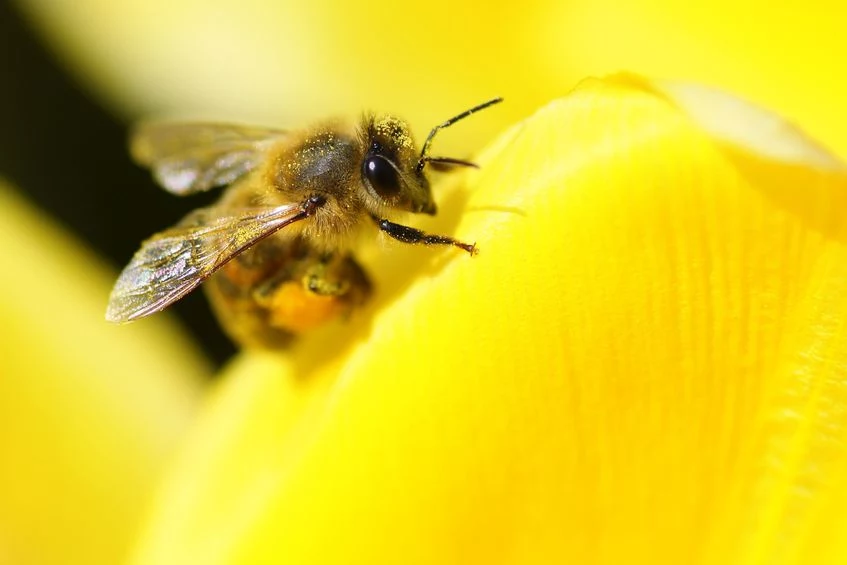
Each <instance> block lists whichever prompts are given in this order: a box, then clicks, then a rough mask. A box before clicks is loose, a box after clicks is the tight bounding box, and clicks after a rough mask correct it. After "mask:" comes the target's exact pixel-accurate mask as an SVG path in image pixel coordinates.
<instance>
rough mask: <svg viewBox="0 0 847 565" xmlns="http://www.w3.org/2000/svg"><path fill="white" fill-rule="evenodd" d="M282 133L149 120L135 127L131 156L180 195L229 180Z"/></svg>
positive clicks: (254, 164)
mask: <svg viewBox="0 0 847 565" xmlns="http://www.w3.org/2000/svg"><path fill="white" fill-rule="evenodd" d="M285 135H286V133H285V132H284V131H282V130H276V129H267V128H259V127H249V126H235V125H228V124H213V123H168V122H150V123H144V124H141V125H139V126H138V127H137V128H136V129H135V131H134V132H133V135H132V139H131V141H130V152H131V153H132V157H133V159H135V161H136V162H137V163H138V164H139V165H142V166H145V167H149V168H150V169H151V170H152V171H153V176H154V177H155V178H156V181H157V182H158V183H159V184H161V185H162V186H163V187H164V188H165V189H166V190H168V191H169V192H172V193H174V194H177V195H180V196H183V195H187V194H193V193H195V192H202V191H205V190H209V189H210V188H214V187H217V186H224V185H227V184H230V183H232V182H234V181H235V180H237V179H238V178H239V177H241V176H242V175H244V174H246V173H248V172H249V171H251V170H253V169H254V168H256V167H257V166H258V165H259V163H261V162H262V160H263V159H264V155H265V152H266V151H267V148H268V147H269V146H271V145H272V144H273V143H274V142H276V141H278V140H280V139H282V138H283V137H285Z"/></svg>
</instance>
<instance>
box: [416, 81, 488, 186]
mask: <svg viewBox="0 0 847 565" xmlns="http://www.w3.org/2000/svg"><path fill="white" fill-rule="evenodd" d="M502 101H503V98H501V97H499V96H498V97H497V98H492V99H491V100H489V101H487V102H483V103H482V104H479V105H477V106H474V107H473V108H471V109H470V110H465V111H464V112H462V113H461V114H459V115H458V116H453V117H452V118H450V119H449V120H447V121H446V122H444V123H443V124H438V125H437V126H435V127H434V128H432V131H430V132H429V136H427V138H426V141H424V144H423V149H421V156H420V159H418V164H417V166H416V167H415V170H416V171H417V172H420V171H422V170H423V168H424V165H426V164H427V162H428V161H435V162H442V163H445V162H446V163H451V164H454V165H465V164H466V162H465V161H460V160H459V159H449V158H445V157H435V158H427V156H426V154H427V153H428V152H429V146H430V145H432V138H433V137H435V134H436V133H438V132H439V130H442V129H444V128H446V127H448V126H452V125H453V124H455V123H456V122H458V121H459V120H463V119H465V118H467V117H468V116H470V115H471V114H475V113H476V112H479V111H480V110H484V109H486V108H488V107H489V106H493V105H494V104H498V103H500V102H502ZM471 166H473V165H472V164H471Z"/></svg>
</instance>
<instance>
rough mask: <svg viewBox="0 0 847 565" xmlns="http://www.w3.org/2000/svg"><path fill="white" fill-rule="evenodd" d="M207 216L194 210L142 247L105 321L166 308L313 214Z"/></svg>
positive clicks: (275, 211) (291, 208)
mask: <svg viewBox="0 0 847 565" xmlns="http://www.w3.org/2000/svg"><path fill="white" fill-rule="evenodd" d="M209 212H210V209H208V208H201V209H200V210H196V211H194V212H192V213H191V214H189V215H188V216H187V217H186V218H185V220H184V221H183V223H181V224H179V225H177V226H175V227H173V228H171V229H169V230H165V231H163V232H160V233H158V234H156V235H154V236H153V237H151V238H150V239H148V240H147V241H145V242H144V243H142V244H141V249H139V250H138V251H137V252H136V253H135V255H134V256H133V258H132V260H131V261H130V263H129V265H127V267H126V268H125V269H124V270H123V272H122V273H121V274H120V276H119V277H118V280H117V282H116V283H115V287H114V288H113V289H112V295H111V296H110V297H109V306H108V308H107V309H106V320H108V321H110V322H129V321H131V320H135V319H138V318H143V317H144V316H148V315H150V314H153V313H155V312H158V311H160V310H162V309H164V308H166V307H167V306H169V305H170V304H172V303H174V302H176V301H177V300H179V299H180V298H182V297H183V296H185V295H186V294H188V293H189V292H191V291H192V290H194V289H195V288H197V286H199V285H200V283H202V282H203V281H204V280H206V279H207V278H209V276H210V275H211V274H212V273H214V272H215V271H216V270H218V269H219V268H220V267H221V266H223V265H224V264H226V262H227V261H229V260H230V259H232V258H233V257H235V256H236V255H238V254H239V253H241V252H242V251H244V250H245V249H247V248H249V247H250V246H252V245H254V244H255V243H257V242H259V241H261V240H262V239H264V238H265V237H268V236H269V235H271V234H273V233H275V232H276V231H278V230H280V229H282V228H284V227H285V226H287V225H289V224H292V223H294V222H297V221H299V220H302V219H305V218H307V217H308V216H309V215H310V214H311V212H310V211H309V210H308V208H307V206H306V205H303V204H285V205H283V206H278V207H276V208H254V209H248V210H243V211H241V212H240V213H238V214H236V215H233V216H227V217H223V218H221V217H217V218H213V219H209V220H208V221H207V218H210V217H211V216H212V214H210V213H209Z"/></svg>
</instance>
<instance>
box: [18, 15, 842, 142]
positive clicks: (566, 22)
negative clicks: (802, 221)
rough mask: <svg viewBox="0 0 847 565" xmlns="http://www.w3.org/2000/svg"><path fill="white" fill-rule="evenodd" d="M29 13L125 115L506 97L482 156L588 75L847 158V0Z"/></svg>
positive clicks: (265, 115) (396, 105)
mask: <svg viewBox="0 0 847 565" xmlns="http://www.w3.org/2000/svg"><path fill="white" fill-rule="evenodd" d="M18 1H19V3H20V6H21V8H22V9H23V10H24V11H25V12H26V13H27V14H28V15H29V16H30V18H31V20H32V21H33V22H34V23H35V25H36V26H38V27H39V29H40V30H41V31H42V33H43V34H44V37H45V39H46V40H47V41H48V42H49V44H50V45H51V46H52V47H53V49H54V50H55V51H56V53H57V54H58V55H59V56H60V57H61V59H62V60H63V61H65V62H66V63H67V64H68V65H69V67H70V68H71V69H73V71H74V72H75V73H77V74H78V75H79V76H80V77H82V78H83V80H84V81H85V83H86V84H88V85H89V86H90V88H92V89H93V91H94V92H96V93H97V94H98V96H102V97H103V98H104V99H105V100H107V101H108V103H109V104H110V106H111V107H112V108H114V109H115V110H116V111H118V112H120V113H122V114H124V115H130V116H137V115H141V114H147V113H150V112H156V113H160V112H164V113H169V114H170V113H177V114H189V115H195V116H196V115H204V116H215V117H218V118H240V119H243V120H250V121H258V122H271V123H275V124H276V123H284V124H292V123H293V124H299V123H304V122H307V121H309V120H311V119H313V118H315V117H322V116H326V115H327V114H336V113H341V114H354V115H355V114H358V113H359V112H360V111H362V110H363V109H372V110H375V111H391V112H395V113H397V114H399V115H402V116H405V117H407V119H409V120H411V121H412V123H413V124H414V125H415V127H416V129H417V131H418V133H419V134H422V133H424V132H425V131H426V129H427V128H428V127H431V125H434V124H435V123H436V122H437V121H439V120H442V119H444V118H446V117H447V116H449V115H451V112H455V111H457V110H458V109H461V108H464V107H467V106H468V105H469V104H472V103H474V102H476V101H479V100H483V99H486V98H488V97H491V96H493V95H501V96H504V97H505V98H506V99H507V101H508V104H507V105H504V106H503V108H502V109H499V110H498V115H497V116H489V117H488V118H487V119H486V120H482V121H480V122H479V123H477V124H476V125H475V126H474V127H467V128H465V127H463V131H462V132H461V133H458V132H457V133H454V134H453V135H450V136H445V139H444V140H440V143H444V147H447V148H450V149H454V148H467V147H468V144H469V143H471V144H472V145H473V147H478V146H479V144H480V143H481V141H482V140H484V139H488V138H490V136H491V135H492V134H493V133H494V132H495V131H498V130H499V129H501V128H502V127H503V126H504V125H505V124H509V123H512V122H514V121H515V119H516V118H518V117H521V116H525V115H526V114H528V113H530V112H532V111H533V110H534V109H535V108H537V107H538V106H539V105H541V104H542V103H543V102H545V101H547V100H550V99H552V98H555V97H557V96H560V95H562V94H563V93H565V92H567V91H568V90H569V89H570V88H571V87H572V86H573V85H574V84H575V83H576V82H577V81H579V80H580V79H582V78H583V77H585V76H597V75H605V74H607V73H611V72H616V71H619V70H630V71H634V72H638V73H641V74H644V75H648V76H653V77H659V78H675V79H684V80H692V81H697V82H702V83H707V84H711V85H713V86H718V87H721V88H724V89H727V90H730V91H733V92H735V93H737V94H739V95H741V96H743V97H746V98H749V99H751V100H755V101H756V102H758V103H761V104H763V105H765V106H768V107H771V108H772V109H774V110H776V111H777V112H779V113H780V114H782V115H785V116H787V117H789V118H791V119H793V120H794V121H796V122H798V123H800V124H802V125H803V126H804V127H805V128H806V129H807V131H808V132H809V133H811V134H812V135H813V136H814V137H816V138H818V139H820V140H821V141H822V142H823V143H824V144H825V145H828V146H830V147H831V148H832V149H834V150H835V151H836V152H838V153H839V154H841V155H847V127H845V124H844V120H843V119H842V116H843V111H842V106H843V101H844V100H845V99H847V79H845V77H844V75H843V73H841V72H839V71H840V69H841V68H842V66H843V61H844V60H845V57H847V40H845V39H844V35H843V25H842V24H843V19H844V8H843V7H842V8H838V7H837V5H836V4H834V3H832V2H821V1H818V2H815V1H811V2H799V1H788V2H781V3H776V4H774V3H769V2H763V1H744V0H742V1H736V2H734V1H721V2H694V3H680V2H672V1H670V0H642V1H637V2H632V1H629V2H616V1H611V0H600V1H596V0H577V1H570V2H556V1H538V0H535V1H529V2H523V3H516V2H502V1H494V2H487V3H482V2H461V1H447V0H433V1H431V2H427V3H420V2H409V3H397V2H387V1H375V2H367V3H356V2H349V3H347V2H334V1H326V0H324V1H317V2H277V1H263V0H242V1H231V0H226V1H214V2H209V1H205V0H181V1H169V0H155V1H144V0H127V1H123V2H110V1H108V0H80V1H76V2H65V1H63V0H18ZM448 138H449V139H448Z"/></svg>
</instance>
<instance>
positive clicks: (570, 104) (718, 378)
mask: <svg viewBox="0 0 847 565" xmlns="http://www.w3.org/2000/svg"><path fill="white" fill-rule="evenodd" d="M704 109H705V110H708V112H707V113H706V114H705V115H704V114H702V112H703V110H704ZM704 128H705V129H706V130H707V131H709V132H711V134H712V135H711V137H710V136H709V135H707V134H706V133H705V132H704ZM763 128H770V130H769V131H770V133H769V135H767V136H765V137H761V138H756V137H755V135H753V134H754V132H757V131H763ZM481 162H482V164H483V169H482V171H481V172H480V173H478V174H472V175H469V176H468V177H465V178H463V179H461V180H459V181H457V182H456V184H455V186H453V189H454V190H452V191H451V192H450V193H449V195H448V196H447V201H448V202H450V203H451V204H450V205H448V206H445V209H447V210H449V211H451V212H450V213H448V215H447V216H446V217H444V218H441V219H440V220H438V223H437V224H435V227H437V228H438V229H441V230H444V229H445V228H449V227H450V226H452V225H453V223H454V222H458V225H457V227H456V229H455V232H456V233H457V234H458V236H459V237H463V238H465V239H474V238H475V239H476V240H477V241H478V242H479V245H480V247H481V250H482V251H481V253H480V255H479V256H478V257H477V258H475V259H473V260H470V259H468V258H466V257H457V256H455V254H452V253H449V252H447V253H434V252H433V250H429V249H402V252H401V250H396V251H395V250H393V249H392V250H388V251H385V250H383V251H382V252H381V253H380V254H379V255H378V256H375V257H374V258H373V261H372V265H373V269H374V272H375V273H376V274H377V276H376V278H377V280H379V281H380V282H381V287H380V288H381V293H380V298H379V299H378V301H377V304H375V305H374V306H373V308H372V309H370V310H369V311H368V312H367V314H366V315H364V316H360V317H358V318H357V319H356V320H354V321H353V322H352V323H351V324H349V325H347V326H345V327H341V328H333V329H331V330H327V331H326V332H324V333H320V334H318V335H313V336H310V337H307V338H306V339H304V341H303V342H302V343H301V344H300V345H299V347H297V348H295V349H294V351H293V352H292V353H291V355H289V356H278V357H277V356H259V355H257V354H249V355H245V356H243V357H242V358H240V359H239V360H238V362H236V363H235V364H234V365H233V366H232V367H230V368H229V369H228V370H227V371H226V373H225V375H224V380H223V383H222V385H221V388H220V389H219V390H218V391H217V392H216V394H215V395H214V397H213V399H212V401H211V402H210V405H209V406H208V408H207V410H206V411H205V413H204V415H203V416H202V418H201V420H200V422H199V423H198V425H197V427H196V428H195V429H194V432H193V434H192V436H191V438H190V440H189V441H188V443H187V449H186V450H185V451H184V452H183V453H182V454H181V455H182V456H181V458H180V461H179V464H178V465H177V467H176V469H175V471H174V473H173V475H172V476H171V477H170V479H169V481H168V482H167V483H166V485H165V487H164V488H163V490H162V491H160V496H159V498H158V500H157V504H156V506H155V510H154V512H153V518H152V520H151V522H150V523H149V525H148V528H147V530H146V532H145V533H144V535H143V536H142V537H141V543H140V546H139V550H138V553H137V555H136V557H137V559H136V560H135V563H190V562H221V563H224V562H234V563H263V562H279V561H284V562H292V563H303V562H316V563H351V562H353V563H372V562H404V563H410V562H411V563H444V562H450V563H466V562H480V563H498V562H509V563H567V562H577V563H581V562H608V563H621V562H645V563H682V562H689V561H691V560H695V561H701V562H714V563H728V562H743V563H774V562H796V563H809V562H812V561H813V558H816V559H814V562H821V563H825V562H840V561H841V560H843V558H844V555H845V554H844V547H843V543H842V542H839V541H837V540H838V539H840V538H839V536H837V535H834V532H839V531H841V530H842V529H843V527H844V519H843V518H842V517H841V516H842V515H843V512H842V504H841V501H842V500H843V497H844V492H847V491H845V490H844V489H845V486H847V485H845V483H844V481H845V478H844V477H845V475H844V472H843V471H844V468H845V462H847V459H846V458H845V449H844V447H843V442H841V441H840V440H839V438H840V436H841V435H842V434H843V432H844V426H845V423H847V420H846V419H845V411H844V396H843V395H844V393H843V379H844V358H845V354H847V345H845V344H846V343H847V339H845V338H847V332H846V331H845V326H847V324H845V322H843V321H842V318H843V316H844V314H845V312H844V310H845V307H847V300H845V299H844V298H843V296H844V286H845V284H847V278H846V277H847V267H845V265H847V250H845V247H844V243H843V242H844V236H845V233H847V232H845V227H844V223H843V222H842V221H841V215H842V214H841V210H842V209H843V208H844V206H845V204H847V190H845V189H847V177H845V175H844V169H843V168H842V166H841V165H840V163H839V162H838V161H837V160H835V159H833V158H832V157H830V156H829V155H828V154H827V153H825V152H824V151H822V150H820V149H819V148H817V147H816V146H815V145H814V144H813V143H811V142H810V141H808V140H806V139H805V138H803V137H802V135H801V134H799V133H797V132H796V131H794V130H792V129H791V128H790V127H789V126H787V125H785V124H783V123H782V122H779V121H774V118H772V117H771V116H770V115H768V114H764V113H759V112H758V111H757V110H755V109H754V108H752V107H749V106H746V105H744V104H743V103H740V102H738V101H737V100H736V99H733V98H731V97H728V96H725V95H721V94H719V93H716V92H714V91H710V90H706V89H702V88H698V87H690V86H685V85H679V84H673V83H655V84H648V83H644V82H643V81H640V80H639V79H636V78H634V77H616V78H612V79H608V80H605V81H588V82H586V83H585V84H584V85H582V86H581V87H579V88H578V89H577V90H576V91H575V92H573V93H572V94H571V95H569V96H568V97H565V98H563V99H561V100H559V101H557V102H554V103H552V104H550V105H548V106H547V107H545V108H543V109H541V110H540V111H539V112H538V113H536V114H535V115H534V116H532V117H531V118H529V119H528V120H527V121H526V122H524V123H522V124H520V125H518V126H517V127H515V128H513V129H512V130H511V131H510V132H508V133H507V134H506V135H505V136H503V137H502V138H501V139H500V140H499V141H498V142H497V143H496V144H495V145H494V146H493V147H491V148H489V150H488V151H487V152H486V153H484V155H483V156H482V158H481ZM460 209H461V210H462V212H461V214H460V213H459V212H458V211H457V210H460ZM448 231H449V232H452V231H454V230H452V229H448Z"/></svg>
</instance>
